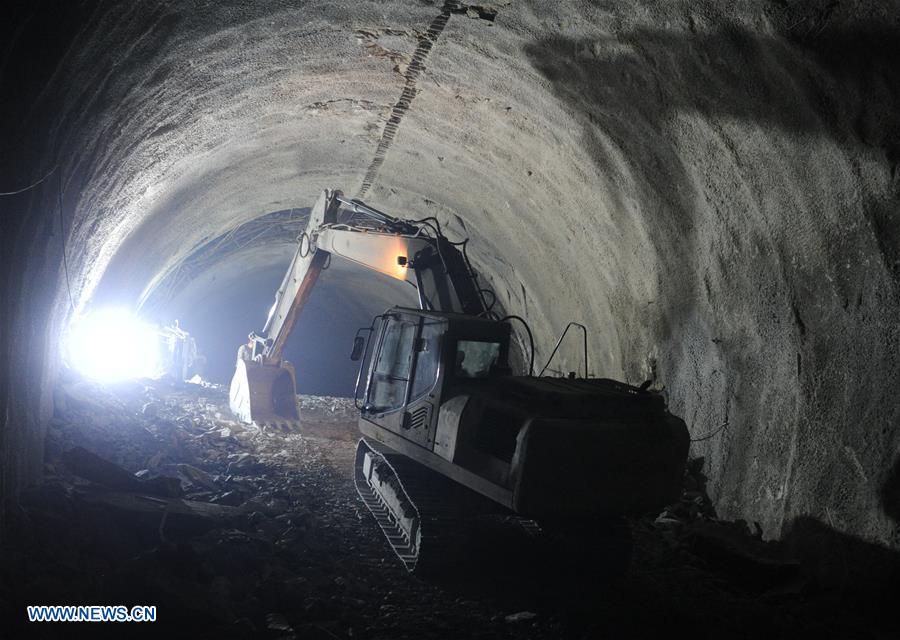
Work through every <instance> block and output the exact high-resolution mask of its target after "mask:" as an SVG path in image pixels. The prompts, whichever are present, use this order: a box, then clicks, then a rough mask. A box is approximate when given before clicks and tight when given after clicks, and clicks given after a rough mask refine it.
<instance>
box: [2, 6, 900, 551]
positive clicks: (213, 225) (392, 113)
mask: <svg viewBox="0 0 900 640" xmlns="http://www.w3.org/2000/svg"><path fill="white" fill-rule="evenodd" d="M462 4H465V3H462ZM494 5H495V6H494V9H496V10H497V13H496V15H495V16H494V15H493V14H491V13H490V12H487V11H485V10H484V8H482V9H481V10H475V9H473V10H471V11H467V10H465V7H462V6H460V5H458V4H452V6H451V4H450V3H448V4H443V5H442V3H435V2H415V1H412V0H407V1H397V2H353V3H347V2H338V1H333V2H299V1H297V2H291V1H287V0H284V1H280V2H272V3H265V4H263V3H243V2H241V3H238V2H232V3H229V2H220V3H205V2H199V1H197V2H193V1H185V2H174V3H165V2H158V3H156V2H146V3H135V4H131V3H126V4H116V3H108V4H107V3H98V4H96V7H95V8H96V10H95V11H94V13H92V14H91V17H90V22H89V24H88V27H87V28H86V29H85V30H84V31H83V32H82V33H81V35H80V37H79V40H78V44H77V46H75V47H73V48H72V49H71V50H70V51H69V53H68V55H67V56H66V58H65V60H64V61H63V63H62V66H61V67H60V71H59V72H58V73H57V75H56V76H54V78H53V79H52V80H51V81H50V83H49V85H48V86H49V87H50V88H49V89H48V90H47V91H45V92H44V93H43V94H41V96H39V97H38V102H39V104H40V105H42V107H43V110H42V111H41V113H46V112H47V110H48V109H49V108H50V107H51V106H52V107H53V109H52V114H51V115H47V116H46V117H47V118H49V120H48V122H51V123H52V126H48V127H47V130H48V135H47V138H48V139H47V142H46V148H48V149H53V150H54V152H55V151H56V150H59V154H60V156H61V157H63V158H65V159H66V164H65V168H64V172H63V175H64V176H65V178H66V181H65V183H66V185H68V189H67V191H66V193H65V195H66V196H67V197H68V198H70V199H71V200H72V209H71V213H70V214H69V215H70V218H69V219H67V223H68V225H69V226H70V227H72V228H73V232H72V234H71V236H70V237H69V247H70V252H71V255H70V262H71V265H70V266H71V267H72V272H73V274H72V281H73V289H74V293H75V297H76V303H77V304H80V303H82V302H84V301H86V300H87V299H88V298H89V297H90V296H91V295H94V299H95V300H100V299H106V300H112V299H115V300H128V299H137V297H138V296H139V295H140V294H141V292H142V291H144V290H145V289H146V287H148V286H150V285H151V284H152V283H153V282H154V281H155V280H158V279H159V278H160V277H161V276H162V275H163V274H164V273H165V272H166V271H167V270H168V269H170V268H171V267H172V265H173V264H175V263H177V261H178V260H180V259H183V258H184V257H186V256H188V255H189V254H190V252H191V251H192V249H193V248H195V247H197V246H200V245H202V244H203V242H204V241H207V240H209V239H210V238H213V237H216V236H218V235H219V234H221V233H223V232H224V231H226V230H227V229H229V228H231V227H233V226H235V225H237V224H240V223H241V222H243V221H245V220H248V219H251V218H253V217H255V216H258V215H260V214H262V213H266V212H269V211H276V210H280V209H285V208H288V207H295V206H296V207H304V206H309V203H310V202H312V201H313V200H314V199H315V194H316V193H317V192H318V190H319V189H321V188H323V187H329V186H342V187H343V188H344V189H345V190H347V191H348V192H350V193H354V192H355V191H357V190H359V189H361V188H362V187H363V185H364V184H368V183H367V181H369V182H371V187H369V188H367V199H368V200H369V201H371V202H372V203H373V204H375V205H376V206H379V207H380V208H383V209H385V210H388V211H392V212H395V213H397V214H398V215H421V214H430V215H436V216H437V217H438V218H439V219H441V220H442V222H443V223H444V225H445V227H446V229H447V230H448V232H449V233H450V234H451V235H455V236H461V235H464V234H465V235H470V236H471V237H472V238H473V242H472V255H473V258H474V260H475V262H476V264H477V265H478V266H479V267H480V268H481V269H482V271H483V272H484V274H485V275H486V276H487V277H488V278H489V280H490V281H491V282H492V284H493V285H494V288H495V289H496V290H497V293H498V295H499V297H500V301H501V303H502V304H503V306H504V307H505V308H506V309H507V310H509V311H510V312H516V313H520V314H522V315H524V316H525V317H526V318H527V319H528V320H529V322H531V323H532V325H533V328H534V329H535V333H536V337H537V340H538V357H537V361H538V364H539V365H541V364H543V361H544V360H545V359H546V357H547V356H548V355H549V351H550V349H551V348H552V346H553V343H554V341H555V337H556V336H557V335H558V332H559V331H560V330H561V329H562V328H563V327H564V326H565V323H566V322H568V321H569V320H578V321H582V322H584V323H586V324H587V325H588V326H589V328H590V330H591V342H590V355H591V372H592V374H594V375H603V376H610V377H624V378H625V379H627V380H629V381H631V382H638V381H641V380H643V379H645V378H653V379H654V380H655V381H656V383H657V384H658V385H660V386H664V387H665V389H666V390H667V392H668V394H669V398H670V402H671V404H672V407H673V409H674V410H675V411H676V412H678V413H680V414H682V415H683V416H684V417H685V419H686V421H687V422H688V424H689V425H690V427H691V430H692V433H693V435H694V437H696V438H704V437H705V436H707V435H708V434H711V433H713V432H715V435H713V436H712V437H710V438H708V439H703V440H700V441H698V442H696V443H695V444H694V445H693V453H694V454H695V455H704V456H706V458H707V473H708V474H709V476H710V478H711V481H712V484H711V491H712V493H713V496H714V498H715V499H716V501H717V506H718V508H719V510H720V512H721V513H722V514H724V515H726V516H730V517H744V518H747V519H751V520H758V521H760V522H761V523H762V525H763V527H764V529H765V531H766V533H767V534H768V535H770V536H775V535H779V533H781V532H782V530H783V529H784V528H785V527H786V526H787V525H789V524H790V522H791V521H792V519H793V518H795V517H797V516H800V515H804V514H808V515H811V516H813V517H816V518H819V519H820V520H822V521H823V522H824V523H825V524H827V525H828V526H831V527H834V528H836V529H839V530H841V531H846V532H850V533H855V534H859V535H864V536H866V537H869V538H873V539H877V540H880V541H883V542H890V543H892V544H895V545H896V544H898V540H897V537H896V536H897V534H896V530H897V523H896V514H897V511H900V509H897V508H896V505H895V502H896V501H897V500H898V497H897V496H896V495H895V494H896V490H895V489H896V484H897V482H896V477H897V474H898V473H900V472H898V471H897V463H896V461H895V460H896V459H895V456H896V454H897V451H898V449H900V428H898V412H900V403H898V400H897V399H896V392H895V389H896V387H897V383H898V366H897V362H896V358H897V346H898V328H897V322H896V318H897V312H898V284H897V282H898V280H897V279H898V251H900V248H898V245H900V242H898V236H897V228H898V227H897V219H896V217H897V213H896V212H897V210H898V189H900V187H898V179H900V178H898V175H897V162H898V146H897V144H898V143H897V140H898V115H897V114H898V113H900V111H898V107H900V104H898V95H897V92H898V88H900V82H898V77H897V73H898V71H897V70H898V68H900V65H898V64H897V63H898V54H897V51H898V48H897V24H896V20H897V16H900V12H896V11H892V8H895V7H893V6H892V5H893V3H892V2H883V3H879V2H858V3H843V4H841V5H840V6H838V5H836V4H835V3H826V2H822V3H816V2H813V3H810V2H798V3H794V2H789V1H788V0H784V1H783V2H771V3H769V2H762V1H759V2H751V1H746V2H736V3H727V4H725V3H697V2H671V1H658V2H641V3H633V2H628V3H624V2H623V3H589V2H576V1H572V2H557V3H546V2H538V1H534V2H526V1H524V0H514V1H507V0H504V1H503V2H496V3H494ZM448 7H450V8H448ZM451 9H452V10H451ZM445 14H446V15H445ZM442 16H445V17H442ZM426 41H427V42H428V43H430V44H423V43H425V42H426ZM423 67H424V69H423ZM411 69H412V72H411V71H410V70H411ZM51 98H52V100H51ZM398 107H399V108H400V111H399V114H398ZM398 115H399V116H400V118H399V124H398V122H397V119H396V116H398ZM391 118H394V121H391V120H390V119H391ZM389 123H390V126H388V128H387V130H388V131H389V132H390V135H389V136H388V137H385V136H384V135H383V132H384V131H385V130H386V125H388V124H389ZM376 150H380V154H376ZM48 153H49V152H48ZM379 158H380V159H379ZM34 160H35V162H34V167H37V166H39V165H40V163H39V162H37V160H38V159H37V158H35V159H34ZM373 167H375V168H376V173H375V174H374V177H373V176H372V171H371V170H372V168H373ZM34 172H35V173H37V172H38V169H36V168H35V169H34ZM45 204H46V203H45ZM30 211H31V214H30V215H31V216H32V219H31V220H29V221H27V222H26V224H25V227H24V228H25V229H26V236H27V237H30V238H37V239H38V240H37V242H38V244H40V243H41V242H43V243H44V246H45V252H47V253H46V255H47V256H48V258H47V259H48V264H49V265H50V267H54V266H55V264H56V263H55V262H54V260H53V259H54V258H57V259H58V252H57V253H55V254H54V253H53V252H50V251H49V250H48V249H47V247H49V246H50V245H49V241H48V240H47V239H46V236H43V235H41V234H40V233H39V231H37V229H38V228H39V226H40V225H41V224H43V225H48V224H50V222H49V220H50V219H49V218H48V217H47V212H46V211H43V210H42V209H41V208H40V206H38V205H36V204H35V205H33V206H32V208H31V209H30ZM38 273H39V272H37V271H35V272H33V274H32V276H31V277H30V279H29V281H30V282H31V283H37V282H40V276H39V275H38ZM53 275H58V274H56V273H54V274H53ZM55 281H56V282H57V291H56V292H55V293H48V294H45V295H46V296H48V300H50V299H52V300H54V301H56V303H58V302H59V300H61V299H62V298H61V293H60V292H61V284H62V281H61V279H60V278H59V277H57V278H55ZM32 286H34V285H32ZM26 293H27V291H26ZM29 304H30V303H29ZM32 308H33V307H27V306H26V307H21V309H22V311H21V313H20V316H19V317H20V320H19V324H18V325H16V326H17V327H19V328H18V329H17V331H19V332H21V331H24V330H25V328H26V327H28V326H31V324H30V323H33V322H35V321H36V317H35V315H34V314H33V313H30V312H29V311H28V310H29V309H32ZM41 308H45V309H50V308H53V304H51V303H50V302H46V303H45V306H44V307H41ZM56 309H57V311H56V313H55V314H53V315H51V316H50V317H51V318H52V319H53V322H57V323H58V322H61V320H62V318H63V316H64V311H63V309H64V307H60V306H58V305H57V307H56ZM43 317H46V316H43V315H42V316H41V318H43ZM37 331H38V336H37V340H38V341H40V340H41V337H42V336H44V335H51V334H53V333H54V332H53V331H50V330H48V329H47V325H40V327H39V328H38V329H37ZM7 344H8V343H7ZM48 349H49V350H48V351H46V353H48V354H50V358H49V360H48V361H47V362H49V363H52V360H53V358H54V357H55V356H54V351H53V349H52V345H50V346H48ZM42 353H43V351H42ZM46 364H47V363H45V362H42V361H39V360H37V359H35V360H33V362H32V364H31V366H32V367H33V369H34V373H35V375H36V376H37V377H36V378H35V380H36V381H40V378H41V376H46V375H47V373H46V372H47V371H48V370H50V369H48V367H47V366H46ZM555 364H556V366H557V368H559V369H560V370H563V371H565V370H568V369H576V368H578V367H579V366H580V360H579V349H578V345H577V344H575V341H574V340H573V341H572V342H571V343H569V344H567V345H566V346H565V347H564V349H563V351H562V354H561V359H560V360H559V361H558V362H557V363H555ZM38 374H40V375H38ZM13 389H14V391H15V392H16V393H17V394H20V395H21V394H22V393H23V388H22V387H21V386H14V387H13ZM35 397H37V396H35ZM34 406H37V405H36V404H35V405H34ZM29 419H30V420H32V421H37V418H36V417H35V416H32V417H31V418H29ZM726 423H727V427H724V428H723V429H721V430H719V431H716V430H717V429H718V428H719V427H720V426H721V425H723V424H726ZM8 430H9V421H8V419H7V423H6V426H5V428H4V433H7V432H8ZM28 433H32V431H28ZM29 446H31V445H29ZM5 451H6V452H8V451H9V449H8V448H7V449H6V450H5ZM33 457H34V456H32V458H33ZM892 487H893V489H892ZM891 505H894V506H891ZM891 513H893V514H894V516H893V518H894V519H892V517H891V516H889V515H888V514H891Z"/></svg>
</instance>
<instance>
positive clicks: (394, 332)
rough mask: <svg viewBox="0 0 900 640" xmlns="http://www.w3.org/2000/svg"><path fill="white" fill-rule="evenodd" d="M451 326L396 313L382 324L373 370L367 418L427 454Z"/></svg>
mask: <svg viewBox="0 0 900 640" xmlns="http://www.w3.org/2000/svg"><path fill="white" fill-rule="evenodd" d="M447 324H448V323H447V321H446V320H444V319H441V318H438V317H433V316H428V315H419V314H412V313H408V312H394V313H390V314H386V315H385V316H384V318H383V320H382V329H381V331H380V332H379V334H378V335H379V337H378V342H377V345H376V348H375V350H374V353H373V356H372V363H371V365H370V373H369V384H368V385H367V390H366V399H365V403H364V405H363V408H362V413H363V418H364V419H365V420H368V421H369V422H373V423H375V424H377V425H378V426H380V427H382V428H384V429H387V430H388V431H391V432H392V433H394V434H396V435H398V436H401V437H402V438H405V439H407V440H410V441H412V442H414V443H416V444H418V445H419V446H422V447H425V448H427V449H429V450H431V449H432V448H433V442H434V432H435V426H436V423H437V408H438V407H439V406H440V397H439V390H440V384H439V381H440V378H441V376H442V374H443V369H444V367H443V366H442V364H441V355H442V345H443V336H444V334H445V333H446V329H447Z"/></svg>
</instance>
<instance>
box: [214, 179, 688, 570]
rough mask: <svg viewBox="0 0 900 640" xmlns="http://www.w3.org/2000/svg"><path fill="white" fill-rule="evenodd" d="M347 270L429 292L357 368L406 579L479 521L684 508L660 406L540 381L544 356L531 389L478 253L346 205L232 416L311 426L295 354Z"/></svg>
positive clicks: (377, 333)
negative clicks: (518, 369) (293, 348)
mask: <svg viewBox="0 0 900 640" xmlns="http://www.w3.org/2000/svg"><path fill="white" fill-rule="evenodd" d="M334 257H336V258H338V259H344V260H349V261H351V262H353V263H356V264H358V265H360V266H362V267H365V268H368V269H371V270H374V271H376V272H379V273H381V274H383V275H384V276H386V277H391V278H395V279H397V280H402V281H406V282H409V283H410V284H411V285H413V286H414V287H415V288H416V291H417V294H418V308H405V307H393V308H391V309H388V310H386V311H385V312H384V313H382V314H381V315H379V316H377V317H376V318H375V319H374V320H373V322H372V324H371V325H370V326H369V327H365V328H363V329H360V330H359V332H357V335H356V337H355V339H354V343H353V349H352V354H351V358H353V359H354V360H358V361H359V362H360V366H359V374H358V376H357V381H356V393H355V402H356V407H357V409H358V410H359V423H358V424H359V430H360V432H361V433H362V439H361V440H360V441H359V445H358V448H357V454H356V465H355V469H354V476H355V480H356V486H357V490H358V491H359V494H360V496H361V498H362V499H363V501H364V502H365V504H366V506H367V507H368V508H369V510H370V511H371V513H372V514H373V516H374V517H375V519H376V521H377V522H378V524H379V526H380V527H381V529H382V531H383V532H384V534H385V536H386V538H387V540H388V542H389V543H390V545H391V547H392V548H393V550H394V551H395V552H396V554H397V556H398V557H399V558H400V560H401V561H402V562H403V563H404V565H405V566H406V568H407V569H409V570H410V571H412V570H414V569H415V568H416V567H417V566H420V565H421V564H422V563H423V558H425V557H426V554H430V556H431V557H432V558H434V557H439V556H441V555H442V554H441V548H442V547H444V546H446V545H447V544H448V543H447V540H448V538H449V537H452V535H454V534H453V533H452V531H453V530H454V527H457V529H458V525H459V522H460V521H462V520H465V519H466V518H470V517H473V516H476V515H478V514H487V513H491V512H498V511H499V512H503V513H506V514H511V515H513V516H515V517H519V518H522V519H523V521H524V520H527V521H528V522H531V523H543V522H550V521H560V520H567V521H571V520H572V519H573V518H574V519H577V518H591V517H603V516H618V515H623V514H633V513H640V512H647V511H650V510H653V509H659V508H661V507H662V506H664V505H666V504H668V503H670V502H671V501H672V500H673V499H675V498H676V497H677V495H678V493H679V491H680V487H681V479H682V473H683V467H684V462H685V459H686V456H687V449H688V442H689V438H688V432H687V428H686V426H685V424H684V422H683V421H682V420H681V419H679V418H677V417H676V416H674V415H672V414H670V413H669V412H668V411H667V409H666V406H665V400H664V398H663V396H662V395H661V394H659V393H657V392H654V391H651V390H649V389H648V388H647V385H643V386H642V387H640V388H638V387H633V386H630V385H627V384H624V383H621V382H616V381H614V380H607V379H597V378H588V377H587V371H585V376H584V377H581V378H575V377H574V375H573V374H570V376H569V377H536V376H533V375H532V371H533V346H532V348H531V360H532V362H531V366H530V367H529V370H528V371H527V372H525V374H522V375H516V374H515V373H514V372H513V368H512V365H511V360H512V358H511V338H512V336H513V331H512V324H511V321H512V320H514V319H515V320H521V319H519V318H517V317H515V316H510V317H506V318H499V317H498V316H497V314H495V313H494V312H493V310H492V308H491V307H492V306H493V302H494V300H493V296H492V294H490V292H489V290H486V289H483V288H481V287H480V286H479V283H478V278H477V275H476V274H475V272H474V270H473V269H472V267H471V264H470V262H469V259H468V256H467V254H466V244H465V242H463V243H454V242H450V241H449V240H448V239H447V238H446V237H445V236H444V234H443V233H442V231H441V227H440V224H439V223H438V221H437V220H436V219H433V218H426V219H422V220H404V219H400V218H395V217H393V216H390V215H388V214H386V213H383V212H381V211H378V210H377V209H374V208H372V207H370V206H368V205H366V204H364V203H363V202H361V201H359V200H349V199H346V198H345V197H344V196H343V195H342V193H341V192H340V191H332V190H326V191H324V192H323V193H322V195H321V197H320V198H319V200H318V201H317V202H316V204H315V206H314V207H313V208H312V210H311V213H310V217H309V221H308V224H307V227H306V230H305V231H304V232H303V233H302V234H301V235H300V237H299V239H298V246H297V250H296V253H295V254H294V257H293V260H292V262H291V264H290V267H289V268H288V271H287V273H286V274H285V277H284V280H283V281H282V283H281V286H280V287H279V289H278V292H277V295H276V299H275V304H274V305H273V307H272V309H271V310H270V312H269V316H268V319H267V321H266V323H265V327H264V329H263V330H262V331H261V332H259V333H251V334H250V336H249V341H248V343H247V344H246V345H243V346H242V347H241V348H240V351H239V355H238V359H237V367H236V372H235V375H234V379H233V380H232V383H231V392H230V404H231V409H232V411H233V412H234V414H235V415H236V416H238V417H239V418H240V419H241V420H242V421H244V422H248V423H249V422H255V423H258V424H267V423H285V422H287V423H290V422H296V421H298V419H299V411H298V404H297V396H296V391H295V387H296V382H295V380H296V378H295V369H294V367H293V365H292V364H291V363H289V362H288V361H286V360H285V359H284V356H283V353H284V347H285V344H286V342H287V339H288V336H289V335H290V333H291V330H292V329H293V327H294V326H295V324H296V322H297V318H298V316H299V315H300V313H301V311H302V309H303V307H304V305H305V304H306V301H307V300H308V298H309V295H310V292H311V291H312V289H313V287H314V286H315V283H316V280H317V279H318V277H319V275H320V274H321V272H322V270H323V268H327V265H328V263H329V261H330V260H331V259H332V258H334ZM526 328H527V327H526ZM528 333H529V334H530V331H529V332H528ZM585 357H586V349H585ZM524 359H525V358H523V360H524ZM586 365H587V363H586V362H585V368H586ZM535 526H537V525H536V524H535Z"/></svg>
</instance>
